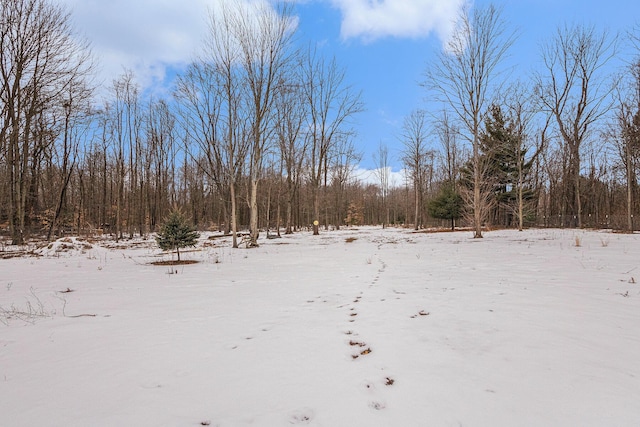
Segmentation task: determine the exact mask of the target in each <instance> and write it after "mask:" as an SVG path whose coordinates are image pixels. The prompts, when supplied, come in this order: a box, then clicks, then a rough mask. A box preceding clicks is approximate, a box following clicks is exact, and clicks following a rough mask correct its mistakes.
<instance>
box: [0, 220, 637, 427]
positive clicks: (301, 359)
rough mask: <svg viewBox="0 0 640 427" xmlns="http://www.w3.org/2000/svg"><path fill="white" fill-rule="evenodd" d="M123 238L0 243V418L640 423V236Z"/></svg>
mask: <svg viewBox="0 0 640 427" xmlns="http://www.w3.org/2000/svg"><path fill="white" fill-rule="evenodd" d="M131 243H132V242H128V243H127V244H122V245H120V246H119V245H115V244H111V245H108V246H107V245H106V244H98V245H89V244H87V243H86V242H81V241H78V240H75V239H69V240H67V241H66V242H56V243H55V244H52V245H50V247H46V248H43V249H41V250H40V252H41V254H42V256H40V257H23V258H12V259H5V260H0V425H1V426H65V427H68V426H93V427H95V426H199V425H211V426H225V427H227V426H249V425H251V426H288V425H312V426H330V427H334V426H638V425H640V284H639V283H640V235H638V234H636V235H624V234H612V233H605V232H590V231H576V230H529V231H524V232H517V231H492V232H487V233H486V234H485V238H484V239H472V238H471V234H470V233H467V232H457V233H432V234H426V233H413V232H412V231H410V230H399V229H386V230H382V229H380V228H361V229H360V230H341V231H332V232H326V233H323V234H322V235H321V236H316V237H314V236H311V235H310V234H309V233H300V234H296V235H294V236H283V238H282V239H273V240H264V239H261V246H260V247H259V248H256V249H236V250H233V249H231V248H230V247H229V242H228V240H225V239H215V240H207V239H205V238H203V239H202V240H201V244H200V245H199V246H198V247H197V248H196V249H195V250H192V251H185V252H183V253H182V258H183V259H191V260H197V261H200V262H199V263H197V264H192V265H185V266H179V267H167V266H153V265H151V264H150V263H151V262H153V261H157V260H160V259H171V256H170V255H168V254H162V253H161V252H160V251H159V250H158V249H157V248H156V247H155V245H154V244H153V241H152V240H150V241H147V242H144V241H138V242H134V243H136V244H135V245H132V244H131ZM576 243H579V246H577V245H576Z"/></svg>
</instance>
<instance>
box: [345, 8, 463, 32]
mask: <svg viewBox="0 0 640 427" xmlns="http://www.w3.org/2000/svg"><path fill="white" fill-rule="evenodd" d="M332 2H333V4H334V5H335V6H336V7H337V8H339V9H340V11H341V12H342V28H341V33H342V37H343V38H345V39H348V38H362V39H363V40H365V41H372V40H375V39H378V38H383V37H389V36H391V37H410V38H418V37H426V36H429V35H431V34H432V33H435V34H436V35H437V36H438V37H439V38H440V39H441V40H442V41H443V42H444V41H446V40H448V39H449V37H450V35H451V33H452V31H453V29H454V28H455V21H456V19H457V18H458V13H459V10H460V8H461V7H462V6H463V5H464V4H465V3H466V0H332Z"/></svg>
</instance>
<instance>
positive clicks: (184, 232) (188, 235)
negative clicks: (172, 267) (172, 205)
mask: <svg viewBox="0 0 640 427" xmlns="http://www.w3.org/2000/svg"><path fill="white" fill-rule="evenodd" d="M198 237H200V234H198V232H196V231H195V229H194V228H193V227H192V226H191V224H189V222H188V220H187V218H185V216H184V215H183V214H182V212H180V211H179V210H173V211H171V213H169V216H168V217H167V219H166V220H165V222H164V224H162V227H161V228H160V231H159V232H158V236H157V237H156V242H158V246H160V249H162V250H163V251H169V250H174V249H175V251H176V253H177V254H178V261H180V248H186V247H189V246H195V245H196V241H197V240H198Z"/></svg>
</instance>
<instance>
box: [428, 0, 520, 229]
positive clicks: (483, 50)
mask: <svg viewBox="0 0 640 427" xmlns="http://www.w3.org/2000/svg"><path fill="white" fill-rule="evenodd" d="M514 41H515V32H512V31H508V30H507V26H506V22H505V21H504V19H503V18H502V16H501V10H500V9H498V8H497V7H495V6H494V5H489V6H487V7H485V8H480V7H474V8H473V9H470V8H469V7H465V8H464V9H463V10H462V12H461V15H460V18H459V20H458V25H457V28H456V31H455V32H454V34H453V35H452V37H451V39H450V40H449V41H448V42H447V44H446V47H445V48H444V49H443V50H442V51H441V52H440V53H439V55H438V60H437V61H435V62H434V63H433V66H432V67H431V68H429V69H428V70H427V72H426V76H427V80H426V82H425V83H424V86H425V87H427V88H428V89H430V90H432V91H433V92H434V93H435V94H436V97H437V99H439V100H440V101H442V102H444V104H445V105H446V106H448V107H449V108H451V110H452V111H453V114H454V116H455V118H456V119H457V120H458V121H459V122H460V123H461V128H462V129H463V130H465V132H464V133H463V135H464V136H465V137H466V138H467V139H468V140H469V142H470V143H471V147H472V150H473V157H472V168H473V183H472V184H473V187H472V191H473V195H472V197H471V200H472V210H473V226H474V237H476V238H479V237H482V223H483V221H484V219H485V216H486V214H487V205H486V203H485V202H486V200H487V194H486V192H487V191H488V190H487V188H486V186H485V185H484V183H483V170H482V165H481V162H480V154H481V153H480V131H481V128H482V115H483V114H484V111H485V106H486V105H487V103H488V102H490V98H491V92H490V91H491V90H492V89H494V88H495V84H496V83H498V82H497V77H498V76H499V69H498V66H499V65H500V62H501V61H502V60H503V59H504V58H505V56H506V54H507V51H508V49H509V48H510V47H511V46H512V44H513V42H514Z"/></svg>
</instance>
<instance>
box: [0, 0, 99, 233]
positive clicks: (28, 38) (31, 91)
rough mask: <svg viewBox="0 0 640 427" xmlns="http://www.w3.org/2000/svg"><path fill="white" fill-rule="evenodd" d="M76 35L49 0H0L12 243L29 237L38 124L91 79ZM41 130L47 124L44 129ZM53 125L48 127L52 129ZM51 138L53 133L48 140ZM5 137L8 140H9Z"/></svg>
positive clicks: (0, 78)
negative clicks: (27, 222)
mask: <svg viewBox="0 0 640 427" xmlns="http://www.w3.org/2000/svg"><path fill="white" fill-rule="evenodd" d="M79 40H80V39H79V38H78V37H77V36H76V34H74V32H73V29H72V27H71V20H70V18H69V14H68V12H67V11H66V10H65V9H63V8H62V7H59V6H57V5H53V4H51V3H50V2H48V1H46V0H13V1H2V2H1V3H0V87H1V89H0V96H1V99H2V103H3V104H4V105H3V107H2V110H1V111H2V118H1V119H0V122H1V123H2V125H1V126H0V140H1V141H3V142H2V146H0V147H2V150H3V154H2V156H3V157H4V158H5V159H6V167H5V170H4V171H3V172H4V179H6V182H8V183H9V201H8V205H9V226H10V229H11V235H12V238H13V242H14V243H16V244H21V243H22V242H23V241H24V233H25V219H26V217H27V212H26V205H27V192H28V187H27V184H28V183H29V182H30V181H31V182H33V180H32V179H30V178H34V177H30V176H29V171H30V170H29V168H30V163H31V165H36V164H37V162H38V161H39V160H38V159H37V158H34V157H33V155H34V153H35V152H36V151H38V150H39V148H38V146H37V144H38V141H39V140H43V139H41V137H42V136H43V135H41V134H40V135H38V134H36V132H37V131H38V126H37V122H38V120H39V118H40V119H41V118H43V117H44V116H45V115H46V112H48V111H51V109H55V108H60V106H61V105H63V104H64V102H66V97H65V94H68V93H69V92H70V91H71V90H73V86H74V84H75V83H77V82H80V81H82V80H84V79H86V78H87V76H88V74H89V73H90V71H91V65H92V62H91V57H90V51H89V48H88V45H87V43H86V42H83V41H79ZM40 130H42V128H40ZM51 130H53V129H45V131H46V132H49V131H51ZM44 139H45V140H49V141H50V140H51V138H50V135H49V136H47V137H46V138H44ZM5 141H6V142H5Z"/></svg>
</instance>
